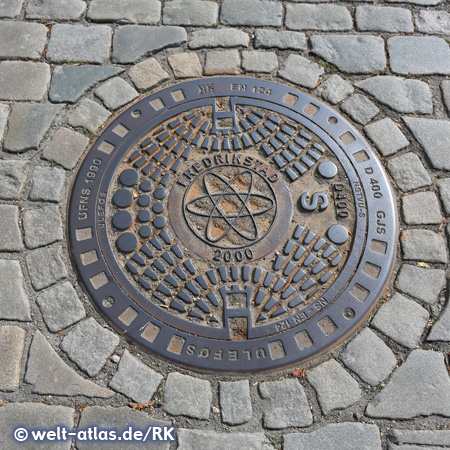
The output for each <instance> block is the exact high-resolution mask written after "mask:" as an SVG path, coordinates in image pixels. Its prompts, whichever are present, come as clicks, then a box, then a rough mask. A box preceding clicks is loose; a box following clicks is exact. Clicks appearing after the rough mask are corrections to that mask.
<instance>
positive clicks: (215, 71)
mask: <svg viewBox="0 0 450 450" xmlns="http://www.w3.org/2000/svg"><path fill="white" fill-rule="evenodd" d="M240 67H241V58H240V56H239V52H238V51H237V50H225V51H222V52H221V51H217V52H208V53H207V54H206V62H205V68H204V73H205V75H238V74H239V73H240V72H241V69H240Z"/></svg>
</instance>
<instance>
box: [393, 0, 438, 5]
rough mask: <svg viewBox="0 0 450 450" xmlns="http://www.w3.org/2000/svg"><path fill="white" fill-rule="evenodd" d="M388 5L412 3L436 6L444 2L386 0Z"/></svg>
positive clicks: (433, 0)
mask: <svg viewBox="0 0 450 450" xmlns="http://www.w3.org/2000/svg"><path fill="white" fill-rule="evenodd" d="M386 1H387V2H388V3H410V4H413V5H422V6H435V5H439V3H441V2H442V1H443V0H386Z"/></svg>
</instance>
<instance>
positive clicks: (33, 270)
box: [25, 246, 67, 291]
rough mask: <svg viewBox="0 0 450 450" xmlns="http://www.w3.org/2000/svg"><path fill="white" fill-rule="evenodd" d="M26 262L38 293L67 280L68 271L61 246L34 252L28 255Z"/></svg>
mask: <svg viewBox="0 0 450 450" xmlns="http://www.w3.org/2000/svg"><path fill="white" fill-rule="evenodd" d="M25 260H26V262H27V267H28V273H29V275H30V278H31V284H32V285H33V287H34V289H35V290H36V291H40V290H41V289H44V288H46V287H49V286H50V285H52V284H55V283H57V282H58V281H61V280H64V279H65V278H67V270H66V266H65V264H64V262H63V260H62V255H61V247H59V246H58V247H50V248H41V249H38V250H34V251H33V252H30V253H28V255H27V256H26V257H25ZM42 261H45V264H42Z"/></svg>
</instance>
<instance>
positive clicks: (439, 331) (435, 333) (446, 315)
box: [427, 303, 450, 342]
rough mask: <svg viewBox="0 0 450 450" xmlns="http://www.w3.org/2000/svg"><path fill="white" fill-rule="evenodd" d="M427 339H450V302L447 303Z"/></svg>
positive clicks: (446, 340)
mask: <svg viewBox="0 0 450 450" xmlns="http://www.w3.org/2000/svg"><path fill="white" fill-rule="evenodd" d="M427 341H445V342H449V341H450V303H447V305H446V307H445V309H444V310H443V311H442V313H441V315H440V316H439V319H438V320H437V321H436V323H435V324H434V325H433V328H431V331H430V334H429V335H428V337H427Z"/></svg>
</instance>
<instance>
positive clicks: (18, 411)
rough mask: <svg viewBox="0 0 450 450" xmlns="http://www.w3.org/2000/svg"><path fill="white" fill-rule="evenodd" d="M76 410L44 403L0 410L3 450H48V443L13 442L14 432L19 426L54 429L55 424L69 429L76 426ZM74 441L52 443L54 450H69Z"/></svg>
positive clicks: (5, 407) (18, 405)
mask: <svg viewBox="0 0 450 450" xmlns="http://www.w3.org/2000/svg"><path fill="white" fill-rule="evenodd" d="M74 414H75V410H74V409H72V408H68V407H67V406H56V405H52V406H50V405H44V404H42V403H8V404H7V405H4V406H2V407H1V408H0V442H1V443H2V450H20V449H21V450H47V449H48V448H49V443H48V442H40V443H38V442H36V441H34V440H32V439H29V440H28V441H27V442H21V443H18V442H16V441H15V440H13V437H12V430H14V429H15V428H17V426H18V424H20V425H22V426H25V427H27V428H28V429H29V428H33V429H53V428H54V427H55V424H59V425H61V426H64V427H67V428H68V429H69V430H71V429H72V428H73V425H74V423H73V422H74V419H73V418H74ZM71 446H72V440H71V439H67V440H66V441H56V442H52V444H51V447H50V448H51V449H52V450H69V449H70V448H71Z"/></svg>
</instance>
